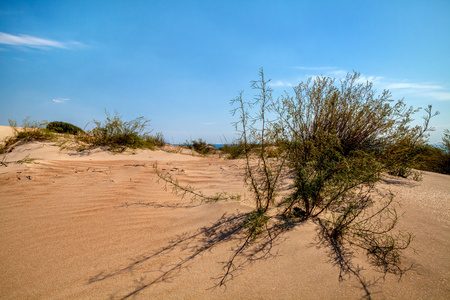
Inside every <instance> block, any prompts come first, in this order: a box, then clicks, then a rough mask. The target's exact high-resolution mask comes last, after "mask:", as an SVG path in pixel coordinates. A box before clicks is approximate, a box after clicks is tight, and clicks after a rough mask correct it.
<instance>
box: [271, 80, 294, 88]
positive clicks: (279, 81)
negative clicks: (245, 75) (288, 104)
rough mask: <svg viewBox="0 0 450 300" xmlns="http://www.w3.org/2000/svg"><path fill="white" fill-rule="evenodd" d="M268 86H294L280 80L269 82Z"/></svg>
mask: <svg viewBox="0 0 450 300" xmlns="http://www.w3.org/2000/svg"><path fill="white" fill-rule="evenodd" d="M269 85H270V86H271V87H292V86H294V84H292V83H291V82H288V81H282V80H277V81H271V82H269Z"/></svg>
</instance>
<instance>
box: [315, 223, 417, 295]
mask: <svg viewBox="0 0 450 300" xmlns="http://www.w3.org/2000/svg"><path fill="white" fill-rule="evenodd" d="M314 222H315V223H316V224H317V225H318V227H317V231H318V234H317V239H316V246H317V247H318V248H321V247H325V248H326V249H327V250H328V251H327V252H328V258H329V262H330V263H331V264H332V265H333V266H335V267H337V268H338V269H339V281H344V280H345V278H350V277H351V276H354V277H355V278H356V280H357V282H358V284H359V288H360V289H361V290H362V291H363V293H364V295H363V296H362V299H369V300H370V299H372V296H373V295H374V294H378V293H381V290H379V291H374V289H375V287H376V286H377V284H378V283H379V282H380V281H381V280H385V278H386V275H387V274H388V273H390V272H389V270H388V269H386V268H385V269H384V270H383V271H380V270H377V271H378V272H379V273H380V276H379V277H378V278H374V279H371V280H370V279H367V278H366V277H365V276H363V274H362V272H363V271H364V269H363V268H361V267H360V266H359V265H355V264H354V263H353V259H354V258H355V254H354V251H353V250H352V249H351V245H346V244H344V243H343V242H342V241H339V240H337V239H336V238H335V237H333V235H332V234H331V233H330V231H329V230H328V228H327V227H326V226H325V225H324V224H323V223H322V221H321V220H320V219H319V218H316V219H315V220H314ZM388 263H391V264H392V265H393V266H394V267H395V268H396V271H397V272H395V273H393V274H395V275H399V281H400V280H401V277H402V276H403V275H404V274H405V273H406V272H407V271H409V270H411V269H413V266H412V265H411V266H409V267H407V268H403V269H402V268H401V267H400V264H398V263H392V262H388ZM375 267H380V266H379V265H378V266H377V265H375Z"/></svg>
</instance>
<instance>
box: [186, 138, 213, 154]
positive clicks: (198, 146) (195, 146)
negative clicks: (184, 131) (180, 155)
mask: <svg viewBox="0 0 450 300" xmlns="http://www.w3.org/2000/svg"><path fill="white" fill-rule="evenodd" d="M183 146H184V147H187V148H189V149H192V150H194V151H196V152H197V153H200V154H203V155H206V154H209V153H212V152H214V151H216V148H214V146H212V145H211V144H207V143H206V142H205V141H203V140H202V139H199V140H198V141H197V140H193V141H191V142H188V141H186V143H184V144H183Z"/></svg>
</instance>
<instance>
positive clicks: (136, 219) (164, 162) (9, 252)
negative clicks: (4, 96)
mask: <svg viewBox="0 0 450 300" xmlns="http://www.w3.org/2000/svg"><path fill="white" fill-rule="evenodd" d="M27 155H29V158H36V159H37V160H35V161H34V162H33V163H26V164H17V163H10V164H8V167H4V166H2V167H0V195H1V196H0V241H1V246H0V266H1V267H0V298H2V299H25V298H26V299H32V298H34V299H36V298H39V299H80V298H93V299H106V298H110V297H112V298H124V297H137V298H138V299H167V298H178V299H180V298H182V299H260V298H265V299H312V298H314V299H349V298H350V299H352V298H353V299H356V298H361V297H362V296H364V295H365V294H364V291H363V290H362V287H361V284H360V283H359V282H358V280H357V279H356V278H354V277H352V278H350V279H347V278H345V279H346V280H344V281H339V279H338V276H339V270H338V269H337V267H335V266H333V264H332V263H331V262H330V257H329V256H328V254H329V249H327V248H326V247H323V246H322V247H320V246H318V243H317V239H316V236H317V232H316V230H317V227H316V225H315V224H314V223H312V222H306V223H305V224H302V225H298V226H297V227H295V228H292V229H290V230H286V231H285V232H283V233H281V234H279V235H276V236H273V237H272V240H271V243H269V244H268V246H267V247H272V248H271V255H268V256H263V252H260V253H256V254H255V256H253V257H251V256H249V255H250V254H251V253H250V252H247V253H244V255H242V256H240V257H239V258H238V259H237V260H236V265H238V266H241V267H242V268H240V269H237V270H234V272H232V275H233V277H229V279H230V280H229V281H227V282H226V285H225V286H218V283H219V282H220V278H221V276H222V275H223V274H224V269H223V268H224V266H225V263H226V262H227V261H228V260H229V259H230V257H232V255H233V253H234V252H233V249H234V250H235V249H236V248H237V247H239V246H240V245H241V244H242V239H241V238H242V235H240V234H239V230H240V227H239V226H238V224H240V223H239V222H240V221H242V218H243V216H244V215H245V213H246V212H249V211H251V209H252V202H251V198H250V197H249V193H248V191H247V190H246V188H245V187H244V186H243V182H242V177H241V176H242V166H241V164H242V162H239V161H232V160H223V159H220V158H217V157H209V158H203V157H195V156H191V155H182V154H177V153H167V152H162V151H138V152H137V153H136V154H134V155H133V154H130V153H125V154H116V155H113V154H110V153H107V152H103V151H100V150H98V151H93V152H92V153H91V154H90V155H80V154H77V153H76V152H70V151H62V152H61V151H60V150H59V148H57V147H55V146H52V145H51V144H49V143H34V144H28V145H22V146H19V147H17V148H16V149H15V150H14V151H13V152H12V153H9V154H8V156H7V159H6V161H17V160H20V159H22V158H23V157H26V156H27ZM2 158H3V157H0V159H2ZM156 162H157V163H158V168H159V170H160V171H161V172H170V174H172V175H173V176H175V177H176V178H178V179H179V181H180V183H181V184H183V185H186V184H190V185H192V186H194V187H196V188H198V189H199V190H202V191H203V192H204V193H205V194H215V193H217V192H227V193H229V194H240V195H241V200H240V201H235V200H229V201H219V202H216V203H201V202H199V201H190V200H189V199H188V198H185V199H182V198H181V194H178V195H176V194H174V193H173V192H172V191H171V190H170V187H169V189H168V190H165V189H164V186H165V185H164V183H163V182H161V181H160V182H158V176H157V175H156V173H155V170H154V168H153V165H154V163H156ZM380 188H383V189H391V191H392V192H394V193H395V194H396V195H397V198H396V199H397V200H398V201H399V202H400V203H401V204H402V207H401V208H400V209H399V212H400V213H403V214H404V216H403V218H402V219H401V221H400V223H399V226H400V227H401V228H402V229H405V230H408V231H410V232H412V233H413V234H414V236H415V239H414V242H413V245H412V246H413V248H414V250H415V252H414V251H413V250H412V249H410V250H408V251H407V252H406V253H405V257H404V262H405V264H411V263H412V264H413V265H414V268H413V269H412V270H411V271H409V272H408V273H407V274H406V275H405V276H404V277H403V278H402V280H401V281H400V282H399V281H398V278H397V277H394V276H387V277H386V278H385V279H384V280H379V281H378V282H377V283H376V284H374V285H371V286H369V289H370V291H371V296H372V297H373V298H374V299H385V298H389V299H448V298H450V290H449V288H450V282H449V280H450V260H449V257H450V216H449V212H450V210H449V208H450V204H449V200H450V176H445V175H440V174H434V173H428V172H425V174H424V179H423V181H421V182H414V181H411V180H403V179H397V178H393V177H386V178H385V180H384V182H383V183H382V184H381V185H380ZM264 253H265V252H264ZM356 263H357V264H359V265H360V266H361V267H364V268H365V269H366V270H364V271H361V275H362V276H364V278H365V279H366V282H367V283H370V282H373V281H374V280H376V279H377V278H379V276H380V274H379V273H377V272H375V271H372V270H370V269H368V267H369V266H368V265H367V264H366V262H365V260H364V257H363V256H362V257H360V258H357V259H356V260H355V264H356Z"/></svg>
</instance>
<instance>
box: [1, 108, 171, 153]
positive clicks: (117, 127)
mask: <svg viewBox="0 0 450 300" xmlns="http://www.w3.org/2000/svg"><path fill="white" fill-rule="evenodd" d="M149 122H150V121H149V120H147V119H145V118H143V117H140V118H137V119H134V120H132V121H129V122H125V121H123V120H122V117H121V116H120V115H119V114H118V113H117V112H115V113H114V115H113V116H111V115H110V114H109V113H108V112H106V120H105V121H104V122H103V123H102V122H100V121H96V120H94V121H93V123H94V124H95V128H94V129H92V130H90V131H87V132H84V131H83V130H82V129H81V128H79V127H77V126H75V125H73V124H70V123H66V122H61V121H54V122H50V123H47V122H36V121H33V122H31V121H30V118H29V117H28V118H27V119H25V120H24V121H23V124H22V126H21V127H20V128H19V127H18V126H17V122H16V121H13V120H10V121H9V123H10V126H11V127H12V128H13V132H14V136H13V137H11V138H9V139H7V140H6V141H4V144H3V145H2V146H1V147H0V153H4V152H9V151H12V149H13V148H14V146H16V145H19V144H21V143H25V142H30V141H59V142H61V143H66V142H68V141H71V142H73V144H74V145H75V147H76V148H77V149H78V150H79V151H82V150H85V149H89V148H94V147H100V146H103V147H106V148H107V149H109V150H111V151H114V152H121V151H124V150H125V149H127V148H131V149H137V148H147V149H154V148H155V147H162V146H164V145H165V140H164V136H163V135H162V133H156V134H155V135H151V134H150V132H149V131H147V128H148V126H149ZM62 134H70V135H73V137H68V136H63V135H62Z"/></svg>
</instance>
